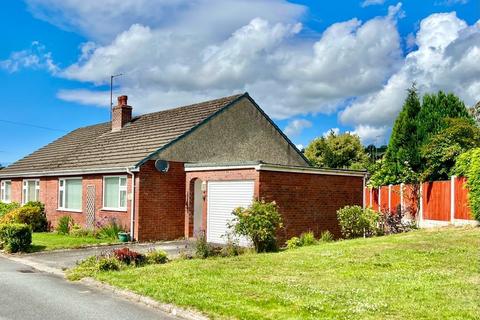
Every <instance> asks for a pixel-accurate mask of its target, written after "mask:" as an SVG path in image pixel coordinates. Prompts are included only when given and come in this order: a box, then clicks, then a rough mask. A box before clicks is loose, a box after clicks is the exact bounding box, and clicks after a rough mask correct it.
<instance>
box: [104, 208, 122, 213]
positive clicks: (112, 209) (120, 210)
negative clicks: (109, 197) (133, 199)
mask: <svg viewBox="0 0 480 320" xmlns="http://www.w3.org/2000/svg"><path fill="white" fill-rule="evenodd" d="M100 211H117V212H127V209H122V208H102V209H100Z"/></svg>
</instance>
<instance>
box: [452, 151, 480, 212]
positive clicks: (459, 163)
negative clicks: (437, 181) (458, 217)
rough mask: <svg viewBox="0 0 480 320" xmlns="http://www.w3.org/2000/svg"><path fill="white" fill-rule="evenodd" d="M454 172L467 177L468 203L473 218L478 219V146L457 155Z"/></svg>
mask: <svg viewBox="0 0 480 320" xmlns="http://www.w3.org/2000/svg"><path fill="white" fill-rule="evenodd" d="M454 172H455V174H456V175H458V176H462V177H465V178H467V183H466V187H467V189H468V205H469V206H470V209H471V211H472V215H473V218H474V219H476V220H477V221H480V148H475V149H471V150H469V151H467V152H465V153H462V154H461V155H460V156H458V158H457V160H456V163H455V169H454Z"/></svg>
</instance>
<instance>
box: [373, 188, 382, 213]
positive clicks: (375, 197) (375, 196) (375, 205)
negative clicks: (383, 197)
mask: <svg viewBox="0 0 480 320" xmlns="http://www.w3.org/2000/svg"><path fill="white" fill-rule="evenodd" d="M378 196H379V192H378V189H373V190H372V209H373V210H376V211H380V202H379V201H378V200H379V199H378Z"/></svg>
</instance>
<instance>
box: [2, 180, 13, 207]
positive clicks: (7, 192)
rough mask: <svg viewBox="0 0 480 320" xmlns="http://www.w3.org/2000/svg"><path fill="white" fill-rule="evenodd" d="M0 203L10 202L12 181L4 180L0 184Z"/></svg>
mask: <svg viewBox="0 0 480 320" xmlns="http://www.w3.org/2000/svg"><path fill="white" fill-rule="evenodd" d="M0 201H1V202H5V203H10V201H12V181H10V180H4V181H2V182H1V183H0Z"/></svg>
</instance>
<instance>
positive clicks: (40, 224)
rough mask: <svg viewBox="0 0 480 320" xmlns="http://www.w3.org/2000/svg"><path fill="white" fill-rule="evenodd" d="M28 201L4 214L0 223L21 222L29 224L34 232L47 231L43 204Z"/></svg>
mask: <svg viewBox="0 0 480 320" xmlns="http://www.w3.org/2000/svg"><path fill="white" fill-rule="evenodd" d="M34 204H37V203H30V202H29V203H27V204H25V205H24V206H23V207H19V208H16V209H13V210H12V211H10V212H9V213H7V214H6V215H4V216H3V217H2V219H1V221H0V223H20V224H27V225H29V226H30V227H31V228H32V230H33V231H34V232H43V231H47V226H48V222H47V217H46V215H45V210H44V209H43V205H34Z"/></svg>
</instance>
